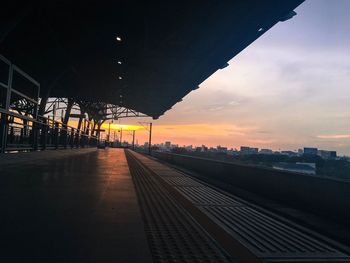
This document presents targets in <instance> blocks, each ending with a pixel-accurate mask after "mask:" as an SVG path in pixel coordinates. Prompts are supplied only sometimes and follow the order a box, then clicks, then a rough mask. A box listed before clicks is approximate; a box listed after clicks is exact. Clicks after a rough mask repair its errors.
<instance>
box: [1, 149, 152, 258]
mask: <svg viewBox="0 0 350 263" xmlns="http://www.w3.org/2000/svg"><path fill="white" fill-rule="evenodd" d="M54 152H55V151H52V152H49V151H48V155H50V156H48V158H42V156H43V155H44V154H45V153H28V154H27V155H26V156H25V158H23V160H25V161H21V158H18V160H17V161H6V162H5V161H4V160H5V159H4V158H3V159H2V162H0V233H1V238H0V258H1V261H2V262H37V263H39V262H84V263H85V262H151V261H152V258H151V254H150V252H149V249H148V244H147V240H146V236H145V231H144V226H143V222H142V218H141V214H140V211H139V206H138V201H137V197H136V193H135V190H134V186H133V183H132V180H131V176H130V173H129V169H128V164H127V162H126V158H125V154H124V151H123V150H120V149H109V150H99V151H98V150H85V153H84V154H82V152H81V151H80V152H76V153H74V151H73V152H72V151H71V150H67V156H64V155H65V154H64V151H56V153H54ZM36 154H37V155H36ZM39 155H41V157H38V156H39ZM56 155H57V156H59V158H56V157H57V156H56ZM0 158H1V157H0ZM6 158H7V159H14V157H6ZM28 160H29V161H28Z"/></svg>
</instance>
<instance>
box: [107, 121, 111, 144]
mask: <svg viewBox="0 0 350 263" xmlns="http://www.w3.org/2000/svg"><path fill="white" fill-rule="evenodd" d="M110 138H111V123H109V124H108V143H109V142H110Z"/></svg>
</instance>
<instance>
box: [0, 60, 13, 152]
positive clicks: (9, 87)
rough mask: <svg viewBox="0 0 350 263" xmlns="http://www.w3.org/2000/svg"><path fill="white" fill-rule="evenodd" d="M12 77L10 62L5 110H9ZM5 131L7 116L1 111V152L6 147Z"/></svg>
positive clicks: (6, 129) (6, 130)
mask: <svg viewBox="0 0 350 263" xmlns="http://www.w3.org/2000/svg"><path fill="white" fill-rule="evenodd" d="M12 77H13V66H12V64H11V63H10V65H9V75H8V83H7V93H6V105H5V110H6V112H9V109H10V101H11V88H12ZM7 133H8V116H7V114H6V113H1V123H0V135H1V137H0V140H1V153H4V152H5V149H6V145H7Z"/></svg>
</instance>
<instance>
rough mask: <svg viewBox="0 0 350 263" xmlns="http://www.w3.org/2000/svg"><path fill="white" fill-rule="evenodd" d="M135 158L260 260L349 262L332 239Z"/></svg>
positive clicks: (181, 175) (152, 162)
mask: <svg viewBox="0 0 350 263" xmlns="http://www.w3.org/2000/svg"><path fill="white" fill-rule="evenodd" d="M138 158H140V159H141V161H142V163H143V164H144V165H146V166H147V167H150V168H151V170H152V171H153V172H154V173H155V174H157V175H159V176H160V177H161V178H163V180H164V181H165V182H167V183H168V184H169V185H171V186H173V187H174V188H175V189H176V190H177V191H178V192H179V193H181V194H182V195H183V196H184V197H185V198H187V199H188V200H190V201H191V202H192V203H193V204H194V205H196V206H197V207H198V208H199V209H200V210H201V211H202V212H203V213H205V214H206V215H207V216H208V217H209V218H211V219H212V220H213V221H215V222H216V223H217V224H218V225H220V226H221V227H222V228H224V229H225V230H226V231H227V232H228V233H230V234H231V235H232V236H233V237H234V238H235V239H236V240H238V241H239V242H241V243H242V244H243V245H244V246H245V247H247V248H248V249H249V250H250V251H252V252H253V253H254V254H255V255H257V256H258V257H259V258H261V259H262V260H263V261H271V262H282V261H283V262H310V261H311V262H350V257H349V255H347V254H346V253H345V252H342V251H341V250H340V249H339V248H337V247H340V246H338V245H337V243H336V242H333V241H332V240H329V239H327V238H325V237H322V236H320V235H318V234H316V233H313V232H312V231H310V230H307V231H306V230H305V229H304V228H302V227H300V226H298V225H297V224H294V223H292V222H289V221H286V220H282V219H279V218H278V217H272V216H271V215H269V214H267V213H263V212H261V211H260V210H257V209H255V208H254V207H252V206H249V205H248V203H246V202H240V200H236V199H235V198H234V197H232V196H231V195H225V194H223V193H222V192H221V191H218V190H216V189H213V188H211V187H209V186H208V185H206V184H203V183H201V182H199V181H197V180H194V179H192V178H191V177H189V176H187V175H185V174H183V173H180V172H178V171H176V170H173V173H172V176H171V177H170V174H171V171H169V168H168V169H165V168H164V167H166V166H165V165H163V164H160V163H158V162H156V161H154V160H151V159H149V158H146V157H144V156H142V155H138ZM159 168H161V169H159ZM164 171H166V174H167V176H163V172H164ZM169 178H171V180H169ZM175 178H176V180H174V179H175ZM181 178H182V179H181Z"/></svg>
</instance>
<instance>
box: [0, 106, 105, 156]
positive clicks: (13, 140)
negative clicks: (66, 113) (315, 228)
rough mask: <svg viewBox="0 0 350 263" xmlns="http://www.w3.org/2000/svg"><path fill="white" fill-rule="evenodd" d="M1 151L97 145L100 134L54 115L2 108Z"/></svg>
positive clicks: (0, 114) (0, 112)
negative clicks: (50, 116) (91, 133)
mask: <svg viewBox="0 0 350 263" xmlns="http://www.w3.org/2000/svg"><path fill="white" fill-rule="evenodd" d="M0 118H1V120H2V123H4V124H5V125H1V127H0V130H1V135H2V137H5V138H6V140H2V141H0V144H1V145H0V148H1V152H9V151H33V150H45V149H67V148H79V147H95V146H97V144H98V138H97V137H96V136H93V135H90V134H87V133H86V132H84V131H82V130H79V129H77V128H74V127H71V126H68V125H65V124H63V123H61V122H58V121H54V120H52V119H49V118H46V117H42V116H38V118H37V120H35V119H32V118H29V117H26V116H21V115H19V114H17V113H15V112H4V111H3V110H1V109H0Z"/></svg>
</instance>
